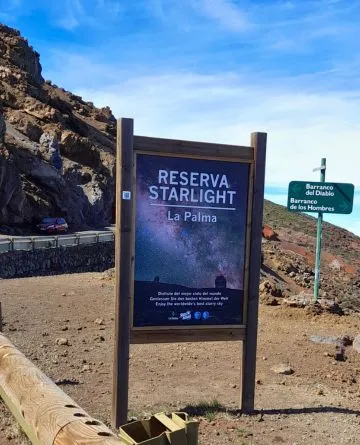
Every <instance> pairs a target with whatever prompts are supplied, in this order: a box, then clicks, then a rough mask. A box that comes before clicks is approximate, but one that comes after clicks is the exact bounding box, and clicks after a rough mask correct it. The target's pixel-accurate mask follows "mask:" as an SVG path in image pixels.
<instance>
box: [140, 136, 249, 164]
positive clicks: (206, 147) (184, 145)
mask: <svg viewBox="0 0 360 445" xmlns="http://www.w3.org/2000/svg"><path fill="white" fill-rule="evenodd" d="M134 150H136V151H140V152H141V151H142V152H151V153H156V154H161V153H168V154H169V153H170V154H177V155H183V156H190V157H193V156H194V155H197V156H204V157H210V158H211V157H217V158H228V159H231V158H234V159H236V160H243V161H248V162H251V161H253V160H254V149H253V148H252V147H246V146H239V145H227V144H212V143H210V142H195V141H181V140H175V139H163V138H152V137H147V136H134Z"/></svg>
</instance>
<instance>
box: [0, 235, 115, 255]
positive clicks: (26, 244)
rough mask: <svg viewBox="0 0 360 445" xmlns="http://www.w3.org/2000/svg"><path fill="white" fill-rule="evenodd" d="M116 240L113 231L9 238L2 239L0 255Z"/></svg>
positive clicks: (0, 241) (0, 240)
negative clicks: (16, 251)
mask: <svg viewBox="0 0 360 445" xmlns="http://www.w3.org/2000/svg"><path fill="white" fill-rule="evenodd" d="M114 240H115V234H114V233H113V232H111V231H106V232H94V233H75V234H71V235H54V236H22V237H8V238H2V239H0V254H1V253H5V252H13V251H15V250H37V249H51V248H56V247H73V246H79V245H83V244H97V243H105V242H110V241H114Z"/></svg>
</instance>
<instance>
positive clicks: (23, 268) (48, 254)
mask: <svg viewBox="0 0 360 445" xmlns="http://www.w3.org/2000/svg"><path fill="white" fill-rule="evenodd" d="M114 257H115V247H114V242H104V243H98V244H85V245H80V246H74V247H66V248H65V247H59V248H56V249H37V250H34V251H23V250H18V251H14V252H7V253H2V254H0V278H20V277H32V276H38V275H57V274H62V273H76V272H102V271H104V270H107V269H110V268H111V267H114Z"/></svg>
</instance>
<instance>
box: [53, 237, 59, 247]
mask: <svg viewBox="0 0 360 445" xmlns="http://www.w3.org/2000/svg"><path fill="white" fill-rule="evenodd" d="M54 239H55V247H59V237H58V236H55V237H54Z"/></svg>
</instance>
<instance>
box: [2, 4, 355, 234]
mask: <svg viewBox="0 0 360 445" xmlns="http://www.w3.org/2000/svg"><path fill="white" fill-rule="evenodd" d="M0 21H2V22H3V23H6V24H8V25H10V26H14V27H16V28H18V29H20V30H21V32H22V34H23V35H24V36H25V37H26V38H28V39H29V41H30V43H31V44H32V45H33V46H34V47H35V48H36V49H37V50H38V51H39V52H40V54H41V62H42V65H43V74H44V77H45V78H47V79H51V80H52V81H53V82H54V83H56V84H58V85H60V86H63V87H65V88H66V89H68V90H71V91H74V92H76V93H78V94H80V95H82V96H83V97H84V98H85V99H87V100H92V101H93V102H94V103H95V104H96V105H98V106H104V105H109V106H110V107H111V108H112V110H113V112H114V114H115V115H116V116H117V117H120V116H125V117H133V118H134V119H135V132H136V133H137V134H143V135H148V136H159V137H174V138H178V139H180V138H181V139H190V140H191V139H196V140H203V141H211V142H224V143H234V144H237V143H238V144H240V145H241V144H242V145H244V144H246V143H247V142H248V141H249V134H250V132H252V131H266V132H268V157H267V171H266V186H267V187H266V191H267V193H266V195H267V197H268V198H271V199H273V200H274V201H276V202H279V203H282V204H285V202H286V190H287V184H288V183H289V182H290V181H291V180H312V181H316V180H317V179H318V173H313V172H312V169H313V168H314V167H317V166H318V165H319V163H320V159H321V158H322V157H326V158H327V165H328V170H327V180H328V181H338V182H351V183H354V184H355V185H356V190H357V191H356V197H355V206H354V211H353V213H352V214H351V215H338V216H328V215H327V216H326V217H325V219H326V220H328V221H334V223H336V224H338V225H341V226H344V227H346V228H348V229H349V230H351V231H353V232H355V233H357V234H359V235H360V173H359V165H360V150H359V145H360V76H359V75H358V73H359V71H360V49H359V48H360V47H359V40H360V1H359V0H302V1H300V0H296V1H295V0H294V1H291V0H274V1H268V0H244V1H240V0H181V1H180V0H122V1H120V0H118V1H116V0H62V1H61V2H49V1H44V0H31V1H30V0H0Z"/></svg>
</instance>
